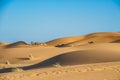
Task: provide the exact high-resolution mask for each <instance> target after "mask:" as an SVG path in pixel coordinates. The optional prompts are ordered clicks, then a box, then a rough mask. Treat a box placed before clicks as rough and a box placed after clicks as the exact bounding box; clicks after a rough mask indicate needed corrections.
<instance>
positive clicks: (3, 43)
mask: <svg viewBox="0 0 120 80" xmlns="http://www.w3.org/2000/svg"><path fill="white" fill-rule="evenodd" d="M8 44H9V43H8V42H0V46H4V45H8Z"/></svg>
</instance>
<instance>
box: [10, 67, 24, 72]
mask: <svg viewBox="0 0 120 80" xmlns="http://www.w3.org/2000/svg"><path fill="white" fill-rule="evenodd" d="M21 71H24V70H23V69H22V68H18V67H15V68H12V69H11V72H21Z"/></svg>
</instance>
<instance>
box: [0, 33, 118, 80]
mask: <svg viewBox="0 0 120 80" xmlns="http://www.w3.org/2000/svg"><path fill="white" fill-rule="evenodd" d="M119 41H120V33H119V32H104V33H92V34H88V35H84V36H76V37H66V38H60V39H55V40H52V41H48V42H44V43H40V42H32V43H31V44H29V43H26V42H24V41H19V42H15V43H7V42H1V43H0V80H120V43H119Z"/></svg>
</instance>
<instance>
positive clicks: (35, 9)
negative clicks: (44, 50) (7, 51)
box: [0, 0, 120, 42]
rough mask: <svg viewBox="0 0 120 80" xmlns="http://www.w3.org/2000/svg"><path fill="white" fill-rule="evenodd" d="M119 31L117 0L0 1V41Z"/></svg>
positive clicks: (45, 38) (119, 5) (119, 10)
mask: <svg viewBox="0 0 120 80" xmlns="http://www.w3.org/2000/svg"><path fill="white" fill-rule="evenodd" d="M109 31H110V32H111V31H112V32H114V31H120V1H119V0H0V42H2V41H7V42H15V41H21V40H22V41H26V42H30V41H39V42H44V41H49V40H52V39H55V38H60V37H67V36H77V35H83V34H88V33H93V32H109Z"/></svg>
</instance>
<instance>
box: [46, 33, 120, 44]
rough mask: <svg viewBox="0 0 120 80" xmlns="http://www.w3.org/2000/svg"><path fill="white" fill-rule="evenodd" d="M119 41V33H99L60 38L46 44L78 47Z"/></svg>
mask: <svg viewBox="0 0 120 80" xmlns="http://www.w3.org/2000/svg"><path fill="white" fill-rule="evenodd" d="M119 39H120V33H119V32H101V33H92V34H88V35H84V36H79V37H68V38H61V39H56V40H52V41H49V42H47V43H48V44H50V45H54V46H57V45H62V44H64V45H62V46H79V45H83V44H89V43H90V42H93V43H105V42H108V43H109V42H112V41H115V40H119Z"/></svg>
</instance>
